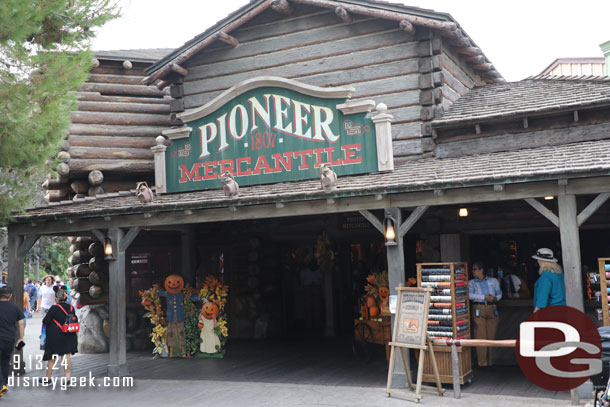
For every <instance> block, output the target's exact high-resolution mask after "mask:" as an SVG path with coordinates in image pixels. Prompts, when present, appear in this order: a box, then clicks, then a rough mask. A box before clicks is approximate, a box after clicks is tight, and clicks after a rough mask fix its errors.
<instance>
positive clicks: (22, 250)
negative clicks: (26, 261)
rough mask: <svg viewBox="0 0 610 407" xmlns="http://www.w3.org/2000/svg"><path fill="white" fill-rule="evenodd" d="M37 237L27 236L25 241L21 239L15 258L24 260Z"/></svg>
mask: <svg viewBox="0 0 610 407" xmlns="http://www.w3.org/2000/svg"><path fill="white" fill-rule="evenodd" d="M39 237H40V235H27V236H26V237H25V239H23V242H21V244H20V245H19V249H18V250H17V256H19V258H25V256H26V255H27V254H28V252H29V251H30V249H31V248H32V246H34V245H35V244H36V242H37V241H38V238H39Z"/></svg>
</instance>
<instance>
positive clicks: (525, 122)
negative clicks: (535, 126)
mask: <svg viewBox="0 0 610 407" xmlns="http://www.w3.org/2000/svg"><path fill="white" fill-rule="evenodd" d="M529 125H530V124H529V121H528V120H527V117H524V118H523V128H524V129H527V128H528V127H529Z"/></svg>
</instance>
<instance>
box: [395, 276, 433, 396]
mask: <svg viewBox="0 0 610 407" xmlns="http://www.w3.org/2000/svg"><path fill="white" fill-rule="evenodd" d="M396 291H397V292H398V300H397V304H396V316H395V319H394V330H393V333H392V342H390V343H389V345H390V348H391V350H390V366H389V367H388V382H387V385H386V389H385V392H386V396H388V397H390V396H392V395H396V396H401V397H405V398H407V399H409V400H411V401H415V402H416V403H419V402H420V401H421V399H422V397H423V396H422V394H421V391H422V389H424V390H436V391H437V392H438V394H439V395H440V396H442V395H443V394H444V390H443V388H442V386H441V379H440V376H439V374H438V367H437V365H436V358H435V356H434V349H433V347H432V341H431V340H430V337H429V336H428V333H427V331H428V311H429V309H430V293H431V291H432V288H431V287H426V288H415V287H397V288H396ZM397 349H398V351H399V352H400V355H401V357H402V362H403V364H404V368H405V372H406V375H407V387H408V388H409V391H404V390H398V389H392V376H393V374H394V364H395V363H394V362H395V351H396V350H397ZM405 349H416V350H417V349H418V350H419V364H418V367H417V379H416V385H415V386H414V385H413V381H412V379H411V371H410V369H409V363H408V355H407V352H406V350H405ZM426 351H429V352H430V358H431V362H432V368H433V370H434V376H435V377H436V387H432V386H425V385H422V376H423V372H424V357H425V354H426Z"/></svg>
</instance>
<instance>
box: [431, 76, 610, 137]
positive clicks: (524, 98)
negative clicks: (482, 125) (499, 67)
mask: <svg viewBox="0 0 610 407" xmlns="http://www.w3.org/2000/svg"><path fill="white" fill-rule="evenodd" d="M604 104H610V78H609V77H549V76H538V77H535V78H528V79H525V80H522V81H518V82H506V83H494V84H491V85H487V86H483V87H480V88H475V89H472V90H471V91H470V92H469V93H467V94H466V95H464V96H462V97H461V98H459V99H458V100H457V101H456V102H455V103H454V104H453V105H452V106H451V107H450V108H449V110H448V111H447V112H446V113H445V115H444V116H443V117H442V118H439V119H436V120H434V121H433V122H432V126H433V127H436V128H439V127H443V126H447V125H453V124H460V123H468V122H477V121H484V120H492V119H497V118H503V117H511V116H519V115H526V114H542V113H545V112H550V111H554V110H561V109H566V110H567V109H578V108H581V107H589V106H595V105H604Z"/></svg>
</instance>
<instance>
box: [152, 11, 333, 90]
mask: <svg viewBox="0 0 610 407" xmlns="http://www.w3.org/2000/svg"><path fill="white" fill-rule="evenodd" d="M270 3H271V1H270V0H266V1H263V2H262V3H261V4H259V5H258V6H256V7H255V8H253V9H252V10H250V11H248V12H247V13H246V14H244V15H243V16H241V17H240V18H238V19H236V20H235V21H232V22H231V23H229V24H227V25H225V26H224V27H223V31H225V32H231V31H233V30H234V29H236V28H238V27H241V26H242V25H243V24H244V23H246V22H247V21H250V20H251V19H252V18H254V17H256V16H257V15H259V14H260V13H262V12H263V11H265V10H267V9H268V8H269V5H270ZM335 6H336V4H335ZM216 39H217V37H216V36H215V35H213V34H212V35H210V36H209V37H207V38H206V39H204V40H203V41H201V42H199V43H197V44H195V45H193V46H192V47H191V48H189V49H187V50H185V51H184V52H182V53H181V54H180V55H178V56H176V57H175V58H174V59H172V60H171V61H169V62H168V63H167V64H166V65H165V66H163V67H161V68H160V69H158V70H157V71H155V72H154V73H153V74H151V75H149V76H147V77H146V78H144V79H142V83H144V84H146V85H147V84H150V83H153V82H155V81H156V80H157V79H161V78H164V77H165V76H166V75H167V74H168V73H169V72H170V70H171V68H170V64H171V63H176V64H178V65H180V64H182V63H183V62H185V61H187V60H188V59H190V58H191V57H192V56H193V55H195V54H197V53H198V52H199V51H201V50H202V49H204V48H205V47H207V46H208V45H210V44H211V43H213V42H214V41H216Z"/></svg>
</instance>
